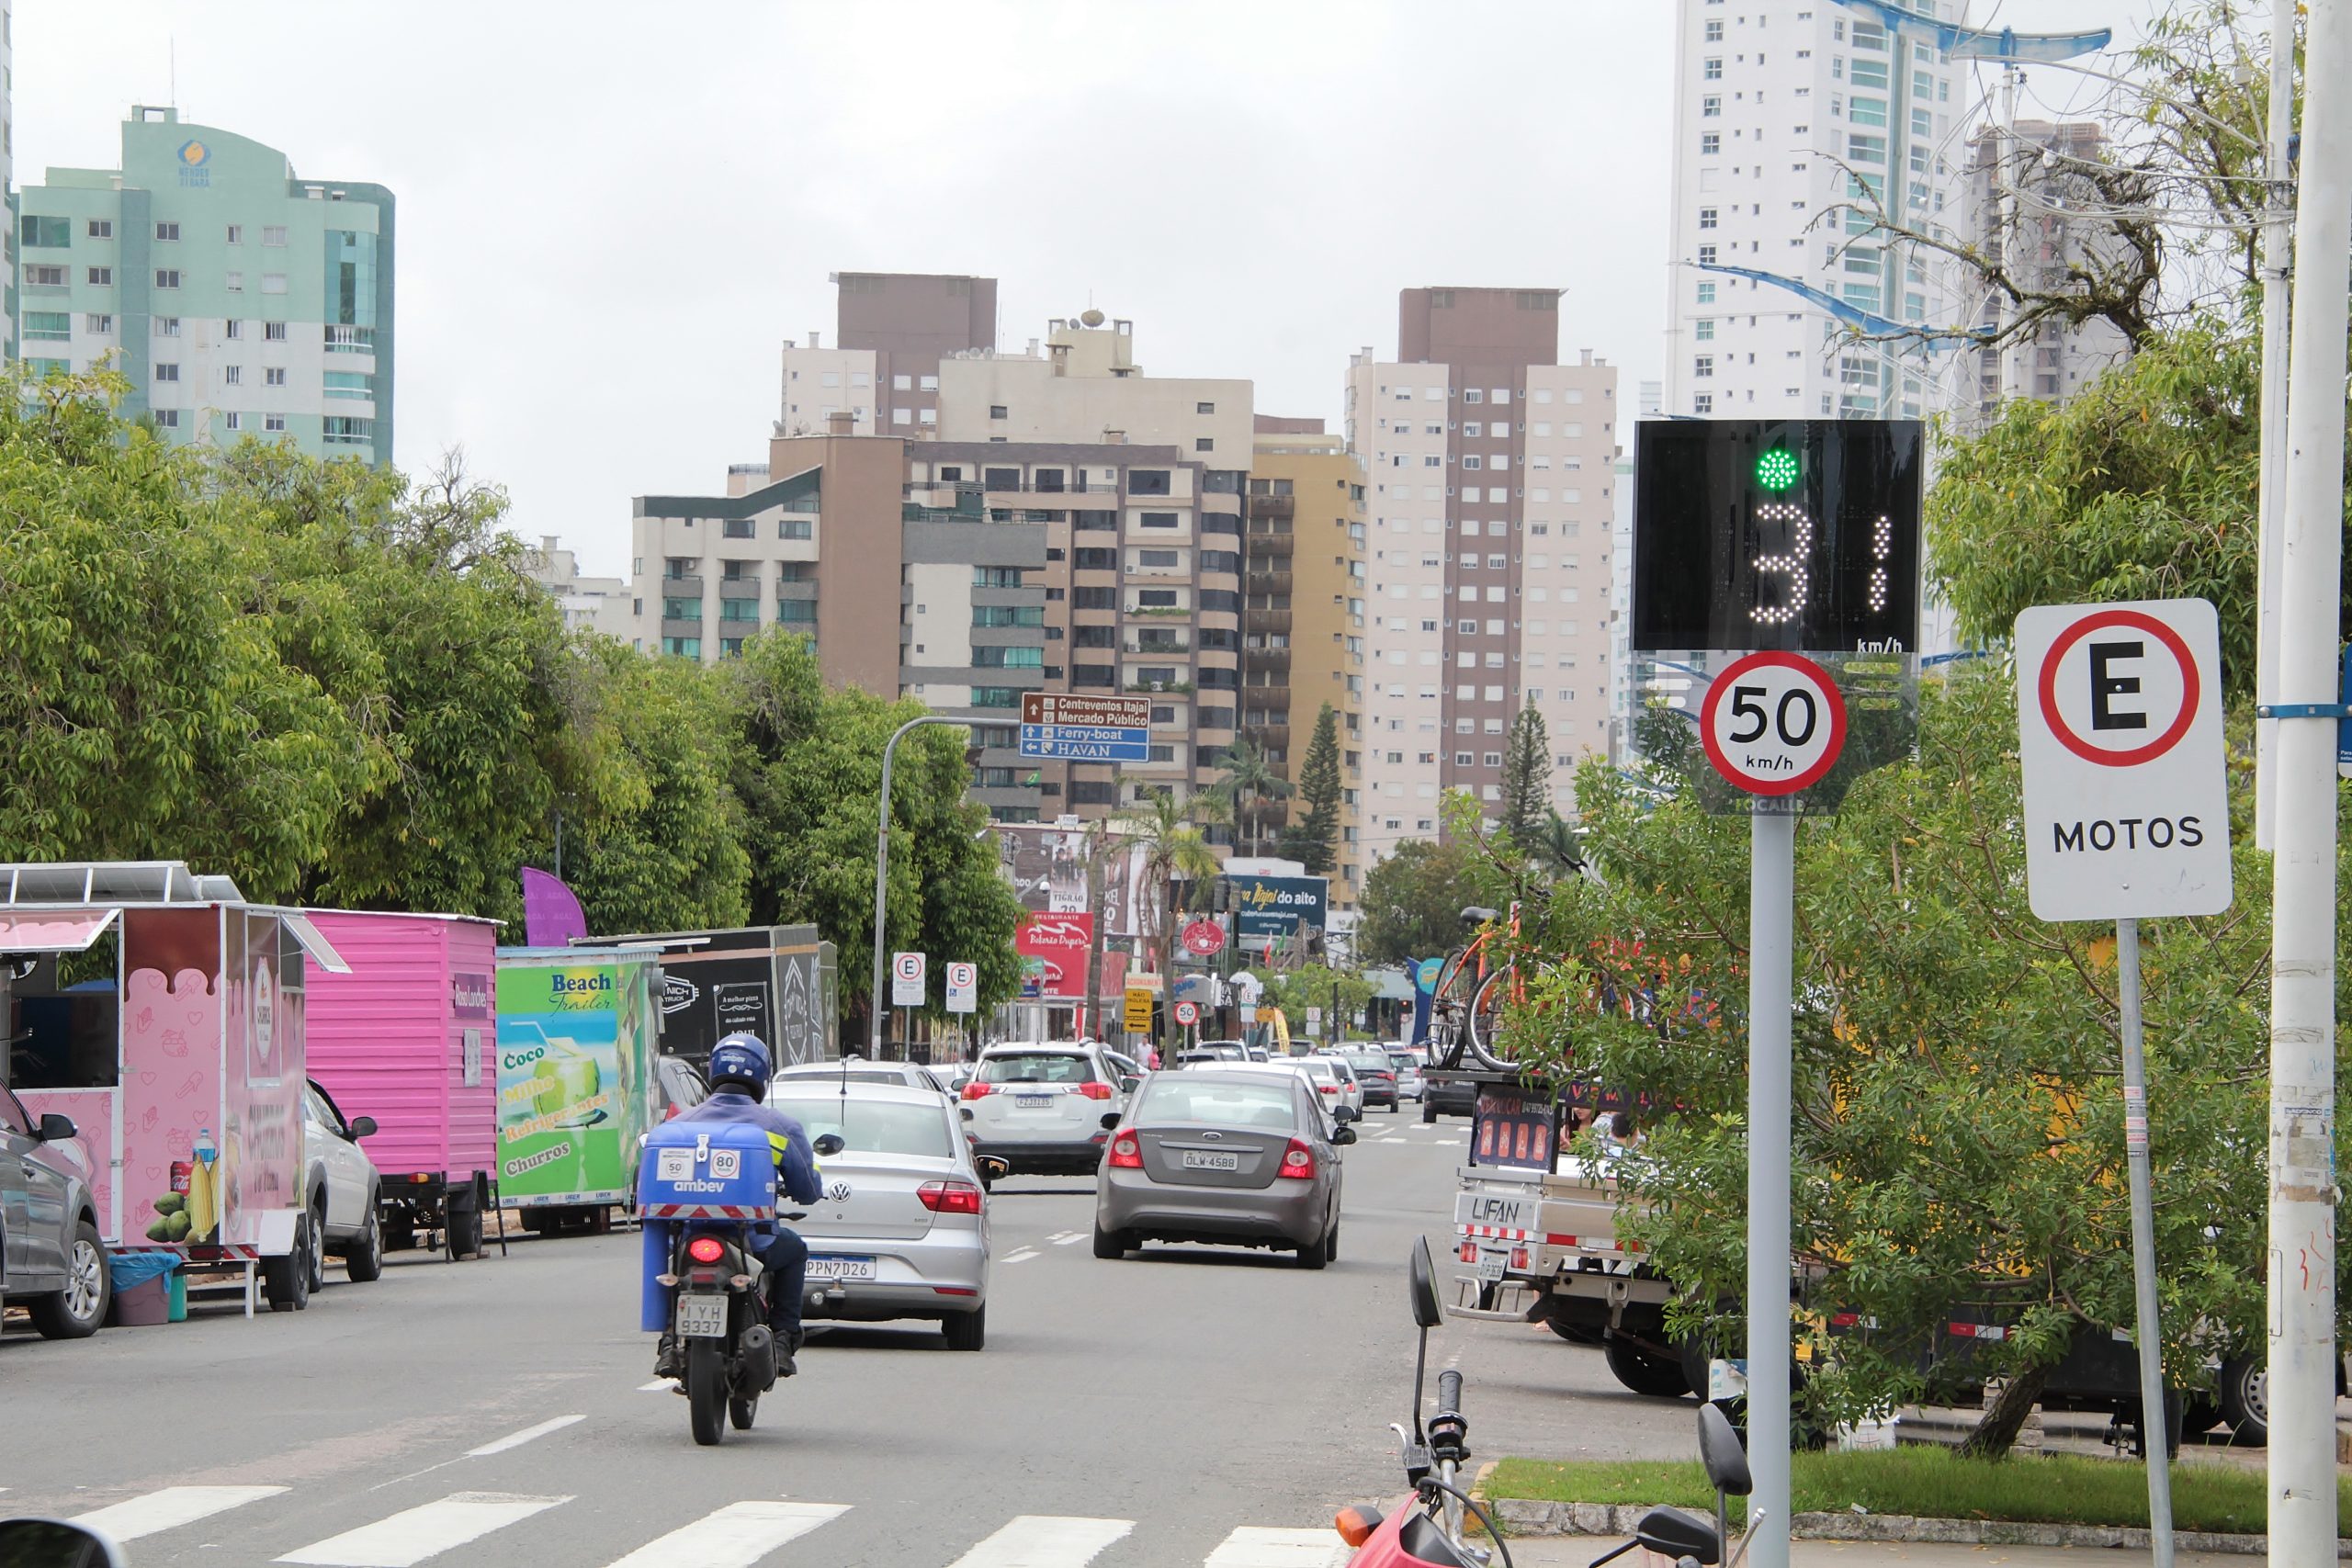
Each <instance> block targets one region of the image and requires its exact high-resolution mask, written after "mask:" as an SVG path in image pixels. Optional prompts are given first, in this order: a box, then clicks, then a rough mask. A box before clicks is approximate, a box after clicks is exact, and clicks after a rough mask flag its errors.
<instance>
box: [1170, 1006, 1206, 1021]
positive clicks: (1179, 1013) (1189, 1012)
mask: <svg viewBox="0 0 2352 1568" xmlns="http://www.w3.org/2000/svg"><path fill="white" fill-rule="evenodd" d="M1176 1021H1177V1022H1179V1023H1198V1022H1199V1021H1201V1010H1200V1008H1199V1006H1198V1005H1196V1004H1195V1003H1193V1002H1178V1003H1177V1004H1176Z"/></svg>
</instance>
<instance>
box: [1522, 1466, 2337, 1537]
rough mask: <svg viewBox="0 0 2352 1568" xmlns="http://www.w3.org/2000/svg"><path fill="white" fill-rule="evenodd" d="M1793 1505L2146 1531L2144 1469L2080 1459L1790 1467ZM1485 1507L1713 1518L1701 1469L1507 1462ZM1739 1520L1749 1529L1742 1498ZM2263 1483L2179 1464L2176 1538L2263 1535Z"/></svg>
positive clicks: (2237, 1473)
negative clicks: (1552, 1506) (1667, 1508)
mask: <svg viewBox="0 0 2352 1568" xmlns="http://www.w3.org/2000/svg"><path fill="white" fill-rule="evenodd" d="M1486 1491H1487V1496H1489V1497H1521V1498H1528V1499H1531V1500H1532V1501H1536V1502H1545V1503H1635V1504H1650V1503H1668V1504H1672V1505H1674V1506H1677V1507H1682V1508H1689V1509H1691V1510H1693V1511H1696V1512H1700V1513H1702V1514H1705V1513H1707V1512H1709V1511H1711V1510H1713V1507H1714V1506H1715V1495H1714V1493H1713V1491H1712V1490H1710V1489H1709V1487H1708V1485H1707V1474H1706V1472H1705V1471H1704V1470H1702V1468H1701V1467H1700V1465H1699V1463H1698V1461H1695V1460H1688V1461H1685V1460H1576V1461H1566V1462H1555V1461H1544V1460H1529V1459H1507V1460H1504V1461H1502V1462H1500V1463H1499V1464H1498V1465H1497V1466H1496V1467H1495V1470H1494V1473H1493V1474H1491V1475H1489V1476H1488V1477H1487V1487H1486ZM1790 1495H1791V1503H1792V1506H1793V1507H1794V1509H1795V1511H1796V1512H1798V1513H1800V1514H1810V1513H1844V1512H1846V1511H1848V1510H1849V1509H1850V1508H1852V1507H1853V1506H1856V1505H1858V1504H1859V1505H1860V1506H1861V1507H1862V1508H1864V1509H1866V1510H1868V1511H1869V1512H1871V1513H1873V1514H1913V1515H1917V1516H1919V1517H1926V1518H1944V1519H2000V1520H2007V1521H2013V1522H2018V1523H2029V1524H2062V1525H2125V1526H2135V1525H2136V1526H2139V1527H2141V1528H2143V1529H2144V1528H2145V1527H2146V1525H2147V1523H2148V1477H2147V1468H2146V1466H2144V1465H2142V1464H2138V1463H2135V1462H2132V1461H2122V1460H2105V1459H2089V1458H2086V1457H2083V1456H2081V1455H2075V1454H2043V1455H2025V1454H2017V1455H2012V1456H2011V1457H2009V1458H2007V1459H2005V1460H1997V1461H1983V1460H1966V1459H1962V1458H1961V1457H1960V1456H1959V1454H1958V1453H1957V1452H1956V1451H1955V1450H1951V1449H1947V1448H1938V1447H1928V1446H1905V1447H1902V1448H1897V1449H1894V1450H1871V1451H1865V1452H1859V1453H1838V1452H1834V1451H1829V1452H1821V1453H1800V1454H1795V1455H1792V1472H1791V1477H1790ZM2336 1498H2337V1501H2336V1509H2337V1515H2338V1517H2344V1518H2352V1479H2347V1478H2342V1477H2339V1478H2338V1480H2337V1482H2336ZM1732 1510H1733V1514H1732V1517H1734V1518H1735V1519H1739V1520H1744V1519H1745V1517H1746V1513H1745V1510H1744V1508H1743V1507H1742V1506H1741V1503H1740V1500H1739V1499H1738V1498H1734V1499H1732ZM2268 1513H2269V1495H2268V1489H2267V1479H2266V1477H2265V1476H2264V1474H2263V1472H2260V1471H2258V1470H2245V1469H2241V1468H2239V1467H2237V1466H2235V1465H2218V1464H2176V1465H2174V1466H2173V1469H2172V1517H2173V1527H2174V1528H2175V1529H2184V1530H2210V1531H2215V1532H2220V1533H2226V1534H2237V1535H2261V1534H2263V1533H2265V1527H2266V1524H2267V1519H2268Z"/></svg>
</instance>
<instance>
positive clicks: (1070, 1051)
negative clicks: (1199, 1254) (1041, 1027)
mask: <svg viewBox="0 0 2352 1568" xmlns="http://www.w3.org/2000/svg"><path fill="white" fill-rule="evenodd" d="M1135 1085H1136V1079H1135V1078H1134V1077H1132V1076H1128V1077H1122V1076H1121V1075H1120V1073H1119V1071H1118V1069H1117V1067H1116V1066H1114V1065H1113V1064H1112V1063H1111V1061H1110V1060H1109V1058H1108V1056H1107V1055H1106V1054H1105V1053H1104V1052H1103V1048H1102V1047H1101V1046H1099V1045H1093V1044H1085V1043H1076V1042H1070V1043H1062V1042H1049V1043H1034V1044H1018V1045H991V1046H989V1048H988V1049H987V1050H986V1051H983V1052H981V1053H980V1062H979V1068H978V1071H977V1072H975V1073H974V1074H973V1075H972V1080H971V1081H970V1082H969V1083H967V1084H966V1085H965V1086H964V1088H963V1091H962V1095H961V1098H962V1100H963V1102H964V1103H963V1113H964V1120H965V1122H966V1124H967V1126H968V1127H969V1128H970V1130H971V1134H972V1153H973V1155H974V1156H976V1157H978V1158H980V1159H999V1160H1002V1161H1003V1162H1004V1165H1005V1168H1006V1171H1007V1173H1008V1174H1011V1175H1027V1174H1056V1173H1058V1174H1064V1175H1070V1176H1091V1175H1092V1174H1093V1172H1094V1168H1095V1167H1097V1166H1099V1165H1101V1164H1102V1163H1103V1145H1104V1143H1105V1142H1107V1141H1108V1140H1109V1138H1110V1134H1109V1133H1107V1132H1105V1131H1104V1130H1103V1116H1104V1115H1105V1114H1107V1113H1110V1112H1115V1111H1124V1110H1125V1108H1126V1103H1127V1094H1128V1091H1129V1090H1131V1089H1134V1088H1135Z"/></svg>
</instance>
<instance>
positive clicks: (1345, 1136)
mask: <svg viewBox="0 0 2352 1568" xmlns="http://www.w3.org/2000/svg"><path fill="white" fill-rule="evenodd" d="M1355 1141H1356V1130H1355V1129H1354V1128H1353V1127H1346V1126H1341V1127H1335V1128H1333V1129H1332V1131H1331V1142H1332V1144H1333V1145H1334V1146H1336V1147H1339V1148H1345V1147H1347V1146H1348V1145H1350V1144H1352V1143H1354V1142H1355Z"/></svg>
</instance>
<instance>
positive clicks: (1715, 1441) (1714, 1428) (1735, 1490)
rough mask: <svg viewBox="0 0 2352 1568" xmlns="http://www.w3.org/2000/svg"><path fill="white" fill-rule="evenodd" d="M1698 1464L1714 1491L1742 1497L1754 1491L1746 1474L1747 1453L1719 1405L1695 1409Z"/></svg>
mask: <svg viewBox="0 0 2352 1568" xmlns="http://www.w3.org/2000/svg"><path fill="white" fill-rule="evenodd" d="M1699 1461H1700V1462H1701V1463H1702V1464H1703V1465H1705V1466H1706V1467H1707V1480H1708V1483H1710V1484H1711V1485H1713V1487H1714V1489H1715V1490H1716V1491H1718V1492H1721V1493H1723V1494H1724V1495H1727V1496H1732V1497H1745V1496H1747V1495H1748V1494H1749V1493H1751V1492H1754V1491H1755V1490H1756V1482H1755V1479H1754V1477H1752V1476H1750V1475H1749V1474H1748V1472H1747V1450H1746V1449H1745V1448H1742V1447H1741V1446H1740V1441H1739V1434H1738V1433H1737V1432H1736V1431H1735V1430H1733V1429H1732V1424H1731V1417H1730V1416H1725V1415H1724V1413H1723V1407H1722V1406H1721V1405H1717V1404H1702V1405H1701V1406H1699Z"/></svg>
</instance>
